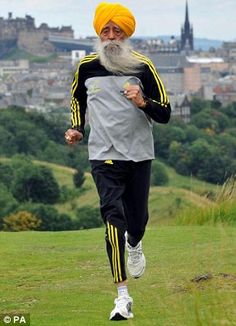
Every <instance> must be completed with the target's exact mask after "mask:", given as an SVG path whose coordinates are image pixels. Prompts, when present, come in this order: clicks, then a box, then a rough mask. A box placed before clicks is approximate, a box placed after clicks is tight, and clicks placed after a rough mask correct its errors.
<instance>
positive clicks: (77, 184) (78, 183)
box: [73, 169, 85, 188]
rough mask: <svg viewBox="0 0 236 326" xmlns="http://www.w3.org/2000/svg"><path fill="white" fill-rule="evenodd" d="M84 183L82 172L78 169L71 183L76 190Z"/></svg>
mask: <svg viewBox="0 0 236 326" xmlns="http://www.w3.org/2000/svg"><path fill="white" fill-rule="evenodd" d="M84 181H85V175H84V171H83V170H82V169H78V170H77V171H76V173H75V174H74V175H73V182H74V185H75V187H76V188H80V187H82V185H83V183H84Z"/></svg>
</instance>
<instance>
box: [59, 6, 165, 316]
mask: <svg viewBox="0 0 236 326" xmlns="http://www.w3.org/2000/svg"><path fill="white" fill-rule="evenodd" d="M94 28H95V31H96V33H97V34H98V36H99V39H98V44H97V52H96V53H94V54H91V55H87V56H86V57H85V58H83V59H82V60H81V61H80V63H79V65H78V69H77V71H76V73H75V77H74V80H73V83H72V100H71V118H72V119H71V120H72V128H71V129H69V130H67V131H66V133H65V138H66V141H67V143H68V144H74V143H75V142H77V141H80V140H81V139H82V138H83V135H84V125H85V113H86V109H87V108H88V121H89V124H90V135H89V141H88V149H89V160H90V163H91V167H92V176H93V178H94V181H95V184H96V186H97V190H98V194H99V197H100V209H101V215H102V218H103V221H104V223H105V225H106V248H107V254H108V258H109V261H110V266H111V271H112V275H113V278H114V282H115V284H116V286H117V291H118V298H116V299H115V308H114V309H113V310H112V312H111V314H110V320H123V319H129V318H133V313H132V311H131V307H132V303H133V299H132V298H131V297H130V296H129V293H128V288H127V276H126V269H125V247H126V248H127V251H128V260H127V269H128V271H129V273H130V275H131V276H132V277H134V278H138V277H140V276H141V275H142V274H143V273H144V270H145V265H146V260H145V256H144V254H143V251H142V243H141V240H142V238H143V235H144V232H145V226H146V224H147V221H148V194H149V187H150V172H151V161H152V160H153V159H154V146H153V136H152V120H154V121H156V122H159V123H167V122H168V120H169V118H170V111H171V109H170V104H169V101H168V98H167V95H166V92H165V88H164V86H163V83H162V81H161V79H160V77H159V76H158V74H157V72H156V70H155V68H154V66H153V64H152V62H151V61H150V60H149V59H148V58H147V57H145V56H144V55H141V54H139V53H137V52H135V51H133V50H132V49H131V46H130V44H129V42H128V38H129V37H130V36H131V35H132V34H133V32H134V30H135V18H134V16H133V14H132V13H131V12H130V11H129V10H128V9H127V8H126V7H124V6H122V5H120V4H117V3H114V4H113V3H106V2H102V3H100V4H99V5H98V6H97V8H96V12H95V16H94Z"/></svg>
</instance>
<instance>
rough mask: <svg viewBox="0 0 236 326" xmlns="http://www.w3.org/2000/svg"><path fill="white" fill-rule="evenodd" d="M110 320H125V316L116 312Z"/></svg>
mask: <svg viewBox="0 0 236 326" xmlns="http://www.w3.org/2000/svg"><path fill="white" fill-rule="evenodd" d="M110 320H127V318H125V317H123V316H122V315H120V314H119V313H116V314H115V315H114V316H113V317H112V318H111V319H110Z"/></svg>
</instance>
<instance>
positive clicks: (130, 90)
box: [124, 85, 146, 108]
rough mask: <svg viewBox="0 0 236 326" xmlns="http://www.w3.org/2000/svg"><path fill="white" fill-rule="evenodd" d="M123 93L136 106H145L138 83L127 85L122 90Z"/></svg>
mask: <svg viewBox="0 0 236 326" xmlns="http://www.w3.org/2000/svg"><path fill="white" fill-rule="evenodd" d="M124 95H125V96H126V97H127V99H129V100H131V101H133V103H134V104H135V105H137V106H138V107H140V108H142V107H145V105H146V102H145V101H144V98H143V95H142V91H141V88H140V86H139V85H129V86H127V87H126V89H125V91H124Z"/></svg>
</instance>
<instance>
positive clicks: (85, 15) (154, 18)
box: [0, 0, 236, 41]
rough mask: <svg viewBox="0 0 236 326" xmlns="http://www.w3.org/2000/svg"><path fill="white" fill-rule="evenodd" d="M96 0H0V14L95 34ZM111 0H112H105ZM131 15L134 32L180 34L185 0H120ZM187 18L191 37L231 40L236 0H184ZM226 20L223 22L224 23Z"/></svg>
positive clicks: (80, 34)
mask: <svg viewBox="0 0 236 326" xmlns="http://www.w3.org/2000/svg"><path fill="white" fill-rule="evenodd" d="M99 2H100V1H97V0H90V1H86V2H85V1H83V2H81V3H80V1H79V0H67V1H60V2H59V3H57V6H56V7H55V1H53V0H33V1H32V0H21V1H20V2H19V1H18V0H1V11H0V17H3V18H5V19H6V18H7V17H8V13H9V12H12V14H13V18H15V17H22V18H23V17H25V15H30V16H32V17H33V18H35V24H36V26H37V27H38V26H39V25H40V24H41V23H47V24H48V25H49V26H50V27H61V26H68V25H69V26H72V28H73V30H74V32H75V37H85V36H95V32H94V30H93V26H92V23H93V15H94V11H95V8H96V6H97V4H98V3H99ZM108 2H113V1H108ZM120 3H122V4H123V5H125V6H127V7H128V8H129V9H130V10H131V11H132V12H133V14H134V15H135V17H136V21H137V26H136V32H135V34H134V36H158V35H176V36H179V35H180V30H181V26H182V24H183V23H184V19H185V5H186V1H185V0H171V1H169V2H166V1H165V0H158V1H156V0H155V1H154V0H146V1H145V5H144V4H143V3H138V2H137V1H136V0H129V1H128V0H126V1H120ZM188 6H189V20H190V24H192V25H193V29H194V37H200V38H208V39H216V40H225V41H230V40H235V39H236V20H235V18H234V16H235V12H236V1H235V0H225V1H224V2H222V1H219V0H208V2H207V3H206V2H205V1H203V0H188ZM225 22H227V23H225Z"/></svg>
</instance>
